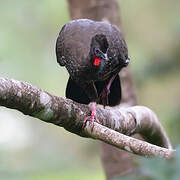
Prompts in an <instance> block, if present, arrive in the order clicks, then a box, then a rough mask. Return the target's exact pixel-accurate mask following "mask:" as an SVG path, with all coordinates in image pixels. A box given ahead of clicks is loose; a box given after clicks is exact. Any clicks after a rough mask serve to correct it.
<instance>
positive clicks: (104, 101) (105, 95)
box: [99, 87, 110, 107]
mask: <svg viewBox="0 0 180 180" xmlns="http://www.w3.org/2000/svg"><path fill="white" fill-rule="evenodd" d="M109 93H110V90H109V89H108V88H107V87H105V88H104V89H103V91H102V92H101V94H100V96H99V99H100V100H101V101H102V104H103V106H104V107H105V106H106V105H108V104H109V100H108V94H109Z"/></svg>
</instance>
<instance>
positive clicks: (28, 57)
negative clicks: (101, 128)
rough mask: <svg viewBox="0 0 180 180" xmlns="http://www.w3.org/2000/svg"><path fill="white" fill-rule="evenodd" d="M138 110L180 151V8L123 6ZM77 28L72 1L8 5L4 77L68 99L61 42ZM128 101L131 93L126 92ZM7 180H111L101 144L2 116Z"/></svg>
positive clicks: (2, 44) (8, 113) (3, 15)
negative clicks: (69, 27)
mask: <svg viewBox="0 0 180 180" xmlns="http://www.w3.org/2000/svg"><path fill="white" fill-rule="evenodd" d="M119 4H120V14H121V21H122V27H123V29H122V30H123V33H124V35H125V39H126V41H127V44H128V48H129V55H130V58H131V68H132V70H133V75H134V79H135V83H136V86H137V96H138V102H139V104H141V105H145V106H148V107H149V108H151V109H152V110H154V111H155V112H156V113H157V115H158V117H159V119H160V121H161V123H162V125H163V126H164V128H165V129H166V131H167V133H168V135H169V137H170V140H171V142H172V143H173V145H174V146H176V145H177V144H178V143H179V139H180V133H179V127H180V123H179V122H178V120H179V117H180V111H179V110H180V97H179V93H180V71H179V69H180V61H179V58H180V11H179V10H180V1H179V0H173V1H168V0H164V1H162V0H158V1H149V0H143V1H138V0H133V1H130V0H126V1H123V0H119ZM69 20H70V17H69V13H68V6H67V2H66V1H65V0H61V1H58V0H51V1H49V0H39V1H35V0H31V1H27V0H16V1H12V0H1V1H0V77H8V78H14V79H18V80H24V81H27V82H29V83H31V84H33V85H35V86H37V87H40V88H42V89H44V90H46V91H48V92H50V93H52V94H54V95H57V96H64V91H65V87H66V82H67V78H68V73H67V72H66V70H65V68H62V67H60V66H59V65H58V64H57V62H56V56H55V42H56V38H57V36H58V33H59V31H60V29H61V27H62V26H63V25H64V24H65V23H66V22H68V21H69ZM124 93H125V92H124ZM0 132H1V136H0V179H3V180H4V179H8V180H9V179H38V180H41V179H43V180H44V179H45V180H46V179H63V180H72V179H73V180H76V179H77V180H79V179H87V180H88V179H93V180H96V179H97V180H103V179H104V174H103V169H102V167H101V162H100V158H99V149H100V148H99V143H98V142H96V141H94V140H89V139H83V138H80V137H78V136H75V135H72V134H70V133H68V132H66V131H65V130H63V129H62V128H59V127H56V126H54V125H51V124H46V123H44V122H41V121H39V120H37V119H34V118H31V117H27V116H24V115H22V114H21V113H20V112H17V111H15V110H9V109H6V108H4V107H1V108H0Z"/></svg>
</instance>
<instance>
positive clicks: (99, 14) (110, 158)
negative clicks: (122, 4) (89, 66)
mask: <svg viewBox="0 0 180 180" xmlns="http://www.w3.org/2000/svg"><path fill="white" fill-rule="evenodd" d="M68 2H69V10H70V15H71V18H72V19H80V18H88V19H92V20H96V21H107V22H109V23H111V24H114V25H116V26H118V28H119V29H120V30H121V25H120V15H119V14H120V11H119V6H118V2H117V1H116V0H68ZM120 76H121V84H122V102H121V104H122V105H125V106H132V105H135V104H136V94H135V87H134V83H133V78H132V73H131V70H130V68H129V67H128V68H124V69H123V70H122V71H121V73H120ZM100 152H101V158H102V162H103V166H104V169H105V173H106V177H107V179H108V180H110V179H112V178H114V177H118V176H123V175H127V174H130V173H132V172H133V171H135V169H136V165H135V164H134V162H133V156H134V155H132V154H130V153H127V152H125V151H122V150H118V149H117V148H115V147H112V146H111V145H108V144H105V143H101V151H100Z"/></svg>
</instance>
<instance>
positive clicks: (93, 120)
mask: <svg viewBox="0 0 180 180" xmlns="http://www.w3.org/2000/svg"><path fill="white" fill-rule="evenodd" d="M87 121H90V122H91V124H90V125H91V128H92V129H93V128H94V122H97V123H100V122H99V120H98V119H97V118H96V117H95V116H93V115H91V116H87V117H86V118H85V120H84V121H83V128H85V127H86V123H87Z"/></svg>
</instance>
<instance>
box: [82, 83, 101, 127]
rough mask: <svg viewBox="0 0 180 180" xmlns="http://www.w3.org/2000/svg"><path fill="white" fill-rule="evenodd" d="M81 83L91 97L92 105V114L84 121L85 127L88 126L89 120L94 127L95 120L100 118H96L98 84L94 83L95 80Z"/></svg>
mask: <svg viewBox="0 0 180 180" xmlns="http://www.w3.org/2000/svg"><path fill="white" fill-rule="evenodd" d="M80 83H81V87H82V88H83V89H84V91H85V93H86V94H87V96H88V97H89V99H90V101H91V102H90V106H92V111H91V115H90V116H87V117H86V118H85V120H84V122H83V128H84V127H85V126H86V122H87V121H91V127H92V128H93V126H94V122H98V123H99V120H98V119H97V118H96V102H97V100H98V94H97V89H96V86H95V85H94V82H90V83H87V82H86V83H82V82H80Z"/></svg>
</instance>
